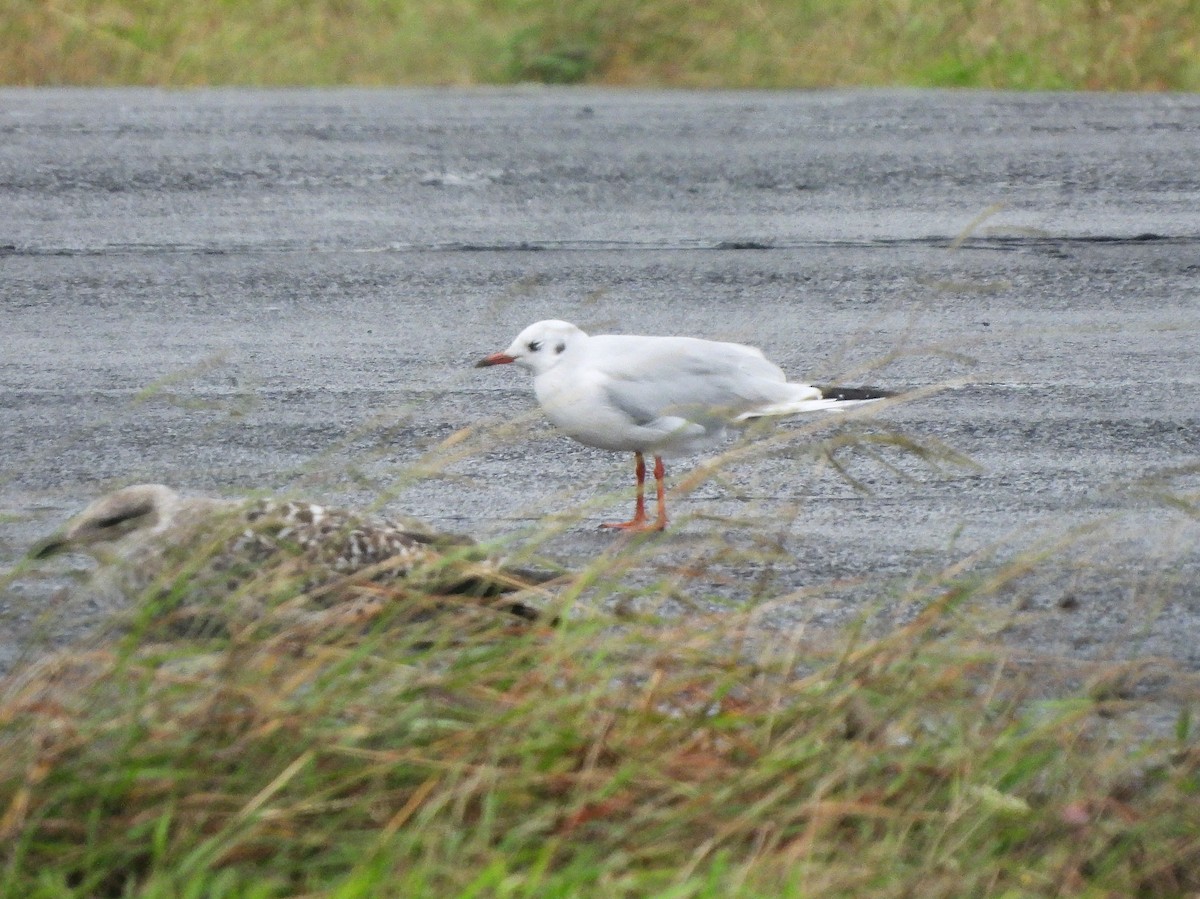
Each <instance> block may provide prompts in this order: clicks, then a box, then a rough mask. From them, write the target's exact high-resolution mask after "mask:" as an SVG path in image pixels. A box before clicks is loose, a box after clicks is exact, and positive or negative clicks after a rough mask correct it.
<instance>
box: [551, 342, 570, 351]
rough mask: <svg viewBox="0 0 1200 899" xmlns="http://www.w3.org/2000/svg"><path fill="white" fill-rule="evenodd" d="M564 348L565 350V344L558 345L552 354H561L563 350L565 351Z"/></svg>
mask: <svg viewBox="0 0 1200 899" xmlns="http://www.w3.org/2000/svg"><path fill="white" fill-rule="evenodd" d="M566 348H567V345H566V344H565V343H560V344H559V345H558V346H556V347H555V348H554V352H556V353H561V352H562V351H563V350H565V349H566Z"/></svg>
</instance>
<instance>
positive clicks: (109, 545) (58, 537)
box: [29, 484, 181, 559]
mask: <svg viewBox="0 0 1200 899" xmlns="http://www.w3.org/2000/svg"><path fill="white" fill-rule="evenodd" d="M180 502H181V500H180V496H179V494H178V493H176V492H175V491H174V490H172V489H171V488H170V487H166V486H164V485H163V484H135V485H134V486H132V487H123V488H121V489H120V490H117V491H114V492H113V493H110V494H108V495H107V496H103V497H101V498H100V499H98V500H96V501H95V502H94V503H92V504H91V505H90V506H88V507H87V508H86V509H84V510H83V511H82V512H80V513H79V514H78V515H76V516H75V517H74V518H72V519H71V520H70V521H68V522H67V523H66V525H64V526H63V528H62V529H61V530H59V531H58V532H57V533H55V534H52V535H51V536H49V537H47V538H46V539H45V540H43V541H41V542H40V543H39V544H37V545H36V546H34V547H33V549H31V550H30V552H29V555H30V556H31V557H32V558H35V559H44V558H46V557H48V556H52V555H55V554H56V553H61V552H75V551H80V552H87V553H90V554H91V555H93V556H96V557H97V558H100V557H104V556H108V555H112V554H114V553H115V554H117V555H120V554H121V549H120V547H121V546H122V545H123V544H124V543H127V542H129V541H130V540H136V538H137V537H139V536H146V535H151V534H157V533H160V532H161V531H163V530H165V529H166V528H167V527H169V526H170V524H171V522H172V521H173V519H174V517H175V513H176V511H177V510H178V508H179V506H180ZM131 535H132V536H131Z"/></svg>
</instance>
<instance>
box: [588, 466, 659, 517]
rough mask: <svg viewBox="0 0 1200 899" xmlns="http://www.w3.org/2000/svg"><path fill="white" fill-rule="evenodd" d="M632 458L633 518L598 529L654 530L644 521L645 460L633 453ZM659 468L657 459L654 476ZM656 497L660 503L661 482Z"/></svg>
mask: <svg viewBox="0 0 1200 899" xmlns="http://www.w3.org/2000/svg"><path fill="white" fill-rule="evenodd" d="M633 458H634V470H635V471H636V472H637V505H636V506H635V507H634V510H633V518H631V519H629V521H619V522H616V521H614V522H611V523H608V524H602V525H600V527H602V528H611V529H613V530H618V531H645V530H650V529H652V528H654V525H652V524H648V523H647V519H646V458H645V456H643V455H642V454H641V453H639V452H635V453H634V454H633ZM655 458H656V459H657V458H658V457H657V456H656V457H655ZM661 468H662V460H661V459H659V460H658V463H657V464H656V465H655V468H654V473H655V475H657V474H658V472H659V471H660V470H661ZM658 496H659V502H660V503H661V502H662V483H661V482H659V486H658ZM660 516H661V512H660ZM661 528H662V526H661V525H659V527H658V529H660V530H661Z"/></svg>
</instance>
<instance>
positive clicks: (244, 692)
mask: <svg viewBox="0 0 1200 899" xmlns="http://www.w3.org/2000/svg"><path fill="white" fill-rule="evenodd" d="M510 427H511V426H510ZM830 428H832V429H833V430H832V431H830ZM855 435H858V437H859V438H860V439H859V440H858V441H857V442H858V443H859V444H860V445H861V446H862V448H863V451H864V452H867V453H869V454H883V455H882V456H881V458H883V459H884V460H885V461H886V453H888V452H893V453H895V452H902V453H906V454H915V455H917V456H919V457H920V458H922V459H924V460H925V461H927V462H929V463H930V464H953V463H955V462H957V461H960V460H958V459H957V457H955V456H954V455H953V454H952V453H950V452H949V451H946V450H944V449H942V448H939V447H936V446H925V445H919V444H916V443H914V442H913V441H911V440H908V439H907V438H904V437H903V436H902V435H889V434H888V432H886V431H884V430H881V429H879V428H878V426H875V425H865V426H861V427H860V426H858V425H835V424H831V423H829V422H824V423H821V422H818V423H814V424H813V425H811V426H810V427H807V428H803V429H799V430H791V431H789V432H788V433H781V434H779V435H777V436H776V437H773V438H760V439H759V440H757V441H754V442H753V443H749V444H746V445H743V446H739V447H735V448H734V449H733V450H731V451H730V452H729V453H727V454H725V456H724V457H722V458H721V459H719V460H717V461H716V462H714V463H713V464H712V465H711V466H706V467H704V468H702V469H700V470H699V471H697V472H696V473H694V474H692V475H690V476H688V477H687V478H685V479H684V480H683V482H682V483H681V484H680V485H679V488H678V490H679V492H683V493H686V492H687V490H689V489H691V488H692V487H694V486H695V484H696V483H697V482H698V481H699V480H700V479H702V478H704V477H712V476H715V475H717V474H718V473H719V470H720V466H721V465H722V464H728V463H729V462H731V461H733V460H738V459H741V458H743V457H744V456H745V455H746V454H748V453H763V452H775V451H779V450H781V449H783V448H785V447H790V448H791V449H792V450H793V451H798V452H800V453H801V454H802V455H803V454H805V453H807V454H808V455H809V456H810V457H812V458H822V457H824V456H826V455H827V454H831V453H832V454H837V455H838V456H844V455H845V454H846V453H849V452H852V451H854V444H855V442H856V441H855V439H854V438H855ZM789 441H790V442H789ZM495 442H496V434H494V433H490V432H489V433H482V432H480V433H470V434H468V433H460V434H456V435H454V436H453V437H451V438H450V439H449V440H447V441H446V442H445V444H443V445H441V446H438V447H435V448H433V449H432V450H431V452H430V454H429V458H430V460H433V459H437V460H440V463H441V464H442V465H453V464H454V462H455V461H456V460H457V459H462V458H469V457H470V454H471V453H472V452H478V451H479V447H480V446H488V445H495ZM764 443H767V444H774V445H773V446H771V445H768V446H767V447H766V449H764V448H763V444H764ZM797 444H798V445H797ZM451 457H454V458H451ZM448 459H449V461H447V460H448ZM415 470H417V471H419V470H421V465H418V466H416V468H415ZM1182 511H1183V512H1184V513H1185V514H1191V513H1194V505H1189V506H1188V507H1187V508H1185V509H1183V510H1182ZM562 526H564V525H563V523H562V522H559V523H558V524H557V525H556V527H562ZM718 531H720V532H721V533H724V529H721V528H719V529H718ZM545 536H546V535H545V534H542V535H540V536H538V537H537V538H536V540H535V542H537V540H540V539H543V538H544V537H545ZM1080 539H1082V538H1081V537H1080V536H1079V535H1069V534H1068V535H1061V536H1060V538H1059V542H1058V543H1050V542H1047V541H1041V542H1039V544H1038V545H1037V546H1035V547H1033V548H1031V549H1029V550H1028V551H1026V552H1021V553H1016V554H1010V557H1009V558H1008V560H1007V561H1003V562H1001V561H997V560H990V559H989V557H988V556H986V555H980V556H977V557H968V558H963V559H959V560H957V561H955V562H954V563H953V564H952V565H949V566H948V567H946V568H945V569H944V570H942V571H932V572H927V573H925V574H923V575H921V576H919V577H917V578H915V579H913V580H912V581H910V582H906V583H905V584H904V585H896V584H888V583H881V584H879V585H877V590H878V603H877V605H878V607H879V608H882V607H883V606H885V605H886V606H889V607H891V608H893V609H899V610H901V611H902V613H903V614H901V615H900V616H899V617H900V619H901V620H902V621H903V622H904V623H901V624H892V625H887V626H881V623H880V621H878V620H872V618H871V615H870V614H869V612H868V613H864V617H863V618H862V619H861V620H860V621H857V622H854V623H853V624H852V625H850V626H849V627H846V628H843V629H838V630H824V631H818V630H811V629H805V628H804V627H799V626H797V627H792V628H783V629H775V628H773V627H771V626H764V624H763V622H764V621H766V622H768V623H769V622H770V621H771V620H773V619H772V617H771V615H770V614H769V613H768V612H767V610H768V609H769V608H770V607H771V606H772V605H773V604H779V603H786V602H788V601H789V600H790V601H794V600H795V597H791V598H789V597H779V596H776V595H774V594H772V593H771V592H770V588H769V584H768V585H765V586H762V587H755V586H753V585H747V589H746V590H744V591H741V592H742V593H744V595H745V599H744V600H736V601H730V600H729V599H728V598H726V599H721V598H719V597H717V596H714V595H709V593H708V592H707V591H706V590H705V588H704V587H703V586H702V585H704V584H706V583H711V582H712V580H713V577H714V576H715V573H716V572H717V571H718V570H720V569H722V566H724V568H725V569H729V568H735V569H736V568H737V567H738V566H741V567H743V568H744V567H745V565H746V564H753V562H754V560H755V559H758V561H759V562H762V563H764V564H765V563H766V562H768V561H769V559H768V557H767V556H766V555H765V553H766V550H764V549H761V548H758V547H756V545H755V544H753V541H751V542H750V545H749V547H748V548H745V549H737V548H736V547H734V548H733V549H731V545H730V543H729V541H728V540H727V539H726V538H725V537H723V536H720V534H719V535H718V536H717V537H716V538H715V539H714V540H713V541H712V543H711V544H703V545H700V546H699V547H697V548H696V549H695V554H694V555H693V556H692V557H691V558H690V560H689V561H688V562H687V563H686V564H683V565H680V564H678V562H676V563H673V564H671V565H667V566H665V567H664V566H662V565H655V564H651V562H652V560H653V559H655V558H656V556H655V554H656V553H658V552H660V551H661V549H662V548H663V547H665V546H667V545H668V543H666V542H664V540H663V539H662V538H657V537H651V538H649V539H634V540H630V541H621V540H615V541H614V542H613V545H612V547H611V548H610V549H608V550H607V551H605V552H604V553H603V554H602V555H601V557H600V558H597V559H596V560H595V561H594V562H593V563H592V564H590V565H588V566H587V567H586V568H584V569H583V570H581V571H578V572H576V573H575V574H574V575H573V576H572V577H571V578H570V579H569V580H568V582H567V583H566V584H565V585H562V586H560V587H559V588H558V589H557V590H556V592H555V594H554V595H555V599H554V603H555V605H556V607H557V608H558V610H559V612H560V613H561V615H562V623H561V624H559V625H558V626H550V625H539V626H532V627H527V626H524V625H515V624H512V623H510V622H503V621H500V620H499V619H496V620H493V621H492V622H491V623H490V624H487V623H485V624H481V623H480V619H479V618H478V616H468V615H465V614H464V613H461V612H459V611H455V610H453V609H451V610H447V611H446V612H445V614H443V615H441V616H439V617H436V618H432V619H428V620H413V618H412V616H408V615H404V614H402V612H403V608H404V606H405V605H406V603H408V602H411V597H408V598H407V599H406V598H405V595H404V594H400V593H397V599H398V600H404V602H397V603H396V606H395V608H394V611H392V612H386V611H385V613H384V614H382V615H381V616H379V617H378V618H377V619H376V620H375V621H374V622H373V623H372V624H371V625H370V627H369V628H368V629H366V630H363V629H362V628H360V627H351V628H336V629H335V628H329V629H321V630H316V631H314V629H313V628H312V627H311V626H305V627H304V628H303V629H301V628H299V627H296V628H289V627H284V628H282V629H280V628H274V627H259V626H248V627H245V628H241V629H238V628H234V629H232V630H231V631H230V632H228V633H226V634H225V635H224V636H222V637H219V638H217V637H207V638H188V639H183V638H174V639H172V638H170V637H169V636H168V638H166V639H164V637H163V634H162V632H161V631H160V630H158V629H156V628H155V627H154V615H153V614H152V612H153V609H154V608H155V606H154V605H153V604H154V602H155V600H152V599H148V600H145V602H146V603H147V605H146V606H145V607H144V608H143V610H142V611H144V612H145V613H146V614H138V613H137V611H135V613H134V614H133V616H132V620H134V621H140V622H141V625H140V626H139V627H135V629H134V630H133V631H132V632H131V633H129V634H126V635H124V636H122V637H120V638H113V639H110V640H107V641H104V640H101V641H99V642H93V643H91V644H88V645H85V646H80V647H75V648H73V649H70V650H68V651H66V652H64V653H62V654H59V655H54V656H50V657H48V658H46V659H44V660H42V661H39V662H37V663H35V664H34V665H33V666H32V667H31V668H29V669H27V670H26V671H25V672H24V673H21V674H18V675H17V676H15V677H14V678H11V679H10V680H9V681H8V682H7V683H5V684H3V685H0V896H4V897H14V899H15V897H21V899H26V897H47V899H49V897H54V899H62V897H119V896H135V895H136V896H145V897H234V896H237V897H242V896H245V897H275V896H320V897H339V899H348V897H375V896H438V897H475V896H512V897H524V896H528V897H534V896H536V897H555V896H563V897H566V896H585V895H586V896H606V897H607V896H613V897H617V896H620V897H625V896H628V897H641V896H656V897H727V896H745V897H789V896H794V897H809V896H822V897H826V896H834V897H836V896H846V897H851V896H868V895H869V896H882V897H892V896H894V897H902V896H914V895H920V896H932V897H939V896H945V897H959V896H985V895H987V896H1064V895H1066V896H1115V895H1119V896H1174V895H1185V894H1189V893H1194V892H1196V891H1197V890H1200V816H1198V815H1197V814H1196V809H1197V807H1198V803H1200V748H1198V744H1197V741H1196V737H1195V734H1194V733H1193V724H1192V721H1191V718H1190V712H1189V710H1190V709H1193V708H1195V707H1196V704H1197V699H1200V684H1198V683H1197V682H1196V680H1195V678H1194V677H1190V676H1189V675H1186V674H1178V675H1176V676H1175V679H1176V681H1177V683H1176V684H1175V686H1174V687H1173V690H1174V694H1173V695H1174V697H1175V702H1174V704H1173V705H1172V708H1173V709H1174V711H1173V712H1172V714H1174V715H1175V716H1176V717H1175V723H1174V726H1173V728H1170V727H1168V728H1166V729H1165V730H1164V729H1163V728H1161V727H1159V728H1158V729H1157V730H1156V731H1155V732H1154V733H1148V732H1146V731H1145V730H1144V728H1143V724H1144V722H1145V721H1147V720H1149V719H1148V717H1147V716H1148V714H1149V713H1150V712H1151V711H1153V709H1152V707H1151V704H1150V703H1148V702H1146V701H1141V700H1138V699H1137V696H1138V695H1139V693H1140V690H1139V678H1141V677H1143V676H1149V674H1150V672H1146V671H1144V670H1143V668H1141V667H1139V666H1138V665H1136V664H1135V665H1132V666H1115V665H1111V666H1110V665H1103V664H1085V663H1082V662H1073V661H1071V660H1069V659H1055V658H1038V657H1037V656H1036V655H1035V654H1033V653H1032V652H1021V651H1018V650H1015V649H1008V648H1005V647H1004V646H1003V644H1001V643H998V642H997V641H996V640H995V638H994V636H993V635H994V634H996V633H998V632H1001V630H1000V628H1002V626H1003V623H1004V621H1005V619H1006V618H1007V617H1009V616H1011V615H1013V614H1014V611H1013V609H1012V597H1013V596H1014V595H1019V594H1020V591H1021V589H1022V585H1024V584H1026V583H1027V582H1028V580H1029V579H1030V578H1036V577H1037V576H1038V575H1039V572H1040V571H1041V570H1042V569H1043V568H1044V567H1045V566H1054V565H1056V564H1059V562H1060V561H1061V560H1062V559H1064V558H1077V556H1076V555H1075V553H1074V550H1075V549H1076V548H1077V546H1078V543H1079V540H1080ZM689 552H691V550H689ZM731 552H734V554H735V555H734V557H733V558H731V557H730V553H731ZM739 553H740V555H739ZM646 571H650V572H652V573H653V574H652V578H651V581H650V582H649V583H647V582H646V580H645V578H644V577H643V578H642V579H641V580H640V581H639V580H638V577H637V576H636V575H638V574H639V573H641V574H644V573H645V572H646ZM177 587H178V589H183V590H185V591H186V585H183V586H178V585H177ZM268 592H271V593H277V592H278V591H276V590H274V589H271V590H270V591H268ZM275 600H276V601H278V602H281V603H282V602H286V601H287V597H286V596H276V597H275ZM680 603H683V604H687V605H690V607H691V608H690V611H689V612H688V613H687V614H685V615H682V616H681V615H679V614H678V613H677V612H676V613H672V612H671V606H672V604H674V605H676V606H677V605H678V604H680ZM869 607H870V604H869V603H868V609H869ZM628 609H632V610H634V611H622V610H628ZM706 609H707V611H706ZM714 609H715V611H714ZM998 625H999V626H1000V628H998ZM1161 673H1162V672H1161V670H1160V669H1159V668H1157V667H1156V669H1155V670H1154V672H1153V675H1154V676H1158V675H1159V674H1161ZM1159 711H1160V712H1161V708H1160V709H1159Z"/></svg>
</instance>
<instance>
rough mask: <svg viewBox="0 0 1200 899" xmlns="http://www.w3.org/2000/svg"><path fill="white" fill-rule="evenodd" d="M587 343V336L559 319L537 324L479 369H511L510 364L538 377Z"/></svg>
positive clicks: (480, 363) (476, 365)
mask: <svg viewBox="0 0 1200 899" xmlns="http://www.w3.org/2000/svg"><path fill="white" fill-rule="evenodd" d="M586 339H587V334H585V333H584V332H583V331H581V330H580V329H579V328H577V327H575V326H574V325H573V324H571V323H570V322H563V321H558V320H557V319H548V320H547V321H544V322H535V323H534V324H532V325H530V326H529V327H528V328H526V329H525V330H524V331H522V332H521V333H520V334H518V335H517V339H516V340H514V341H513V342H512V345H511V346H509V348H508V349H507V350H505V351H504V352H502V353H492V355H490V356H486V357H485V358H483V359H480V360H479V361H478V362H476V363H475V367H476V368H485V367H487V366H489V365H507V364H508V363H509V362H515V363H517V365H521V366H524V367H525V368H528V369H529V370H530V371H532V372H533V373H534V374H535V375H540V374H541V373H542V372H544V371H547V370H548V369H550V368H553V367H554V366H555V365H557V364H558V361H559V359H561V358H562V355H563V354H564V353H565V352H566V351H567V350H568V349H570V348H571V346H573V345H577V344H579V343H581V342H582V341H584V340H586Z"/></svg>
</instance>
